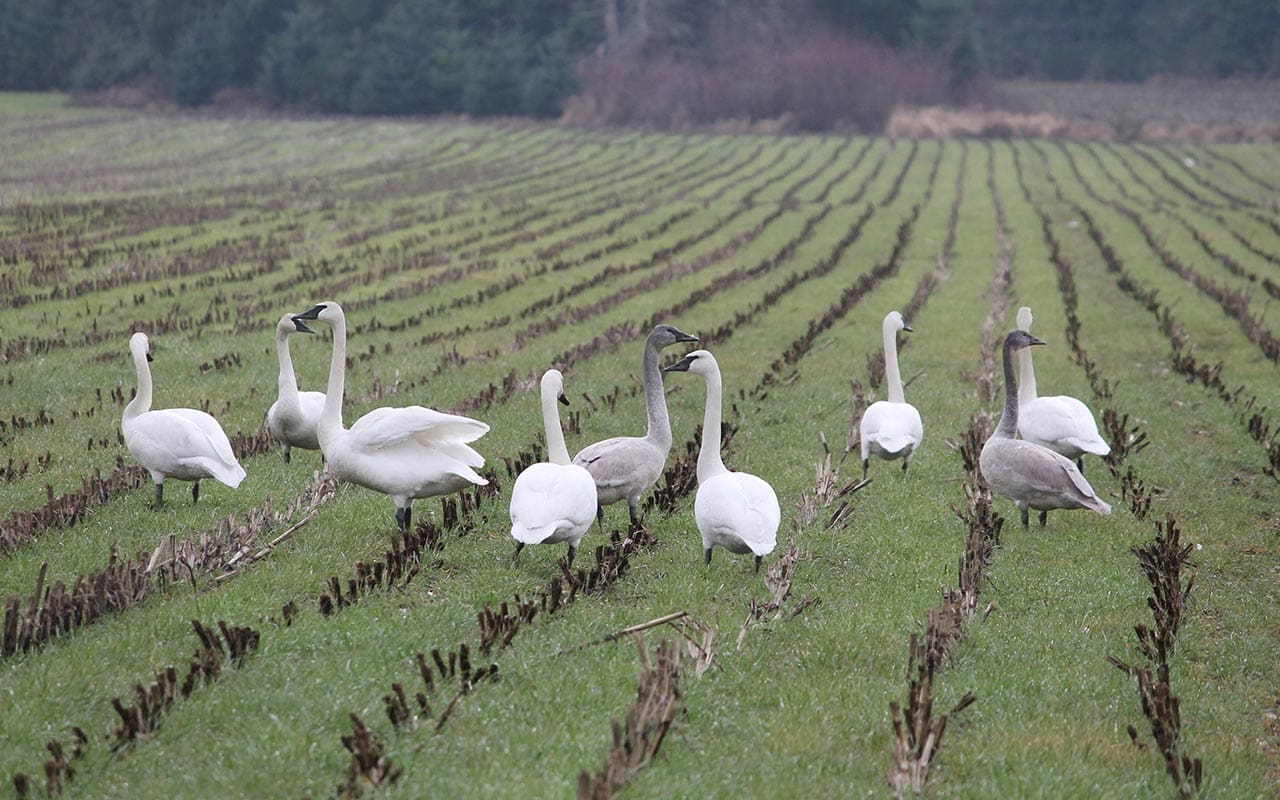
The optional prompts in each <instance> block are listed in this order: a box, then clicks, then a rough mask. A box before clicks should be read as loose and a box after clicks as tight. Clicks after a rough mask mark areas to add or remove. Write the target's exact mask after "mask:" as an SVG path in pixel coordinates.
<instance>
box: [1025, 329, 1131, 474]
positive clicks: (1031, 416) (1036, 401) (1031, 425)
mask: <svg viewBox="0 0 1280 800" xmlns="http://www.w3.org/2000/svg"><path fill="white" fill-rule="evenodd" d="M1018 328H1019V329H1021V330H1024V331H1026V332H1028V333H1030V332H1031V309H1030V308H1027V307H1026V306H1023V307H1022V308H1020V309H1018ZM1018 363H1019V365H1020V367H1021V372H1022V376H1021V378H1022V383H1021V384H1020V385H1019V387H1018V433H1019V434H1020V435H1021V436H1022V438H1023V439H1026V440H1027V441H1029V442H1035V443H1036V444H1041V445H1044V446H1045V447H1047V448H1049V449H1050V450H1052V451H1054V452H1055V453H1061V454H1062V455H1064V456H1066V457H1067V458H1070V459H1073V460H1074V461H1075V462H1076V466H1077V467H1079V469H1080V471H1081V472H1084V458H1083V456H1084V454H1085V453H1092V454H1094V455H1098V456H1105V455H1107V454H1108V453H1110V452H1111V445H1109V444H1107V442H1106V440H1105V439H1103V438H1102V437H1101V436H1100V435H1098V423H1097V421H1096V420H1094V417H1093V412H1092V411H1090V410H1089V407H1088V406H1087V405H1085V404H1084V403H1082V402H1081V401H1079V400H1077V399H1076V398H1074V397H1071V396H1069V395H1065V394H1062V395H1054V396H1051V397H1039V396H1038V395H1037V394H1036V368H1035V365H1034V364H1033V363H1032V360H1031V349H1030V348H1027V349H1024V350H1021V351H1019V353H1018Z"/></svg>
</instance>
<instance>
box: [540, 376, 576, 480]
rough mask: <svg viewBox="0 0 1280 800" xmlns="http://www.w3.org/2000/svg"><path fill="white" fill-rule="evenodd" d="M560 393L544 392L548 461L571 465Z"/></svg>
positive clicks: (543, 414)
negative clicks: (561, 414)
mask: <svg viewBox="0 0 1280 800" xmlns="http://www.w3.org/2000/svg"><path fill="white" fill-rule="evenodd" d="M558 395H559V392H556V391H555V390H554V389H551V390H550V391H548V390H547V389H543V391H542V427H543V429H544V430H545V431H546V434H547V460H548V461H550V462H551V463H552V464H569V463H572V462H570V461H569V448H568V446H566V445H565V443H564V428H562V427H561V426H560V409H559V408H557V405H558V403H559V399H560V398H559V397H558Z"/></svg>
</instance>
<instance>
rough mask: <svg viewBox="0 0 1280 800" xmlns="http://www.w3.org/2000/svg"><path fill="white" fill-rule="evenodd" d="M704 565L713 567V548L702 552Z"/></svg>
mask: <svg viewBox="0 0 1280 800" xmlns="http://www.w3.org/2000/svg"><path fill="white" fill-rule="evenodd" d="M702 563H704V564H706V565H707V566H708V567H709V566H711V548H710V547H708V548H706V549H705V550H703V551H702Z"/></svg>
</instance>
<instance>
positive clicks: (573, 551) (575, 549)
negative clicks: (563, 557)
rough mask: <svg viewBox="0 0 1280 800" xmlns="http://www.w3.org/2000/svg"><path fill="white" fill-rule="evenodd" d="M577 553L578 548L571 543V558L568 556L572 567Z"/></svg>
mask: <svg viewBox="0 0 1280 800" xmlns="http://www.w3.org/2000/svg"><path fill="white" fill-rule="evenodd" d="M577 554H578V548H576V547H574V546H573V545H569V558H568V565H569V566H571V567H572V566H573V557H574V556H576V555H577Z"/></svg>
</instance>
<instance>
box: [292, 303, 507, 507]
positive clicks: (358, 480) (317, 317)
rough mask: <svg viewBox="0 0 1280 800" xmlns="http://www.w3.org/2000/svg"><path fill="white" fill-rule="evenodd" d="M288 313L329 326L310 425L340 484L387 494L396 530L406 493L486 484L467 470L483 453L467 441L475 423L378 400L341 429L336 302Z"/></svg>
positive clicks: (479, 431) (480, 430)
mask: <svg viewBox="0 0 1280 800" xmlns="http://www.w3.org/2000/svg"><path fill="white" fill-rule="evenodd" d="M296 319H298V320H301V321H303V322H311V321H316V322H323V323H325V324H326V325H329V326H330V327H332V328H333V357H332V360H331V362H330V364H329V387H328V391H327V392H326V393H325V402H324V410H323V412H322V413H321V415H320V420H319V424H318V425H317V427H316V432H317V437H318V439H319V441H320V452H321V453H322V454H323V455H324V460H325V464H327V465H328V467H329V469H331V470H333V473H334V474H335V475H337V476H338V477H339V478H341V479H342V480H344V481H347V482H348V483H354V484H356V485H357V486H363V487H365V488H366V489H372V490H374V491H375V492H381V493H383V494H385V495H390V497H391V499H392V500H393V501H394V502H395V504H396V525H397V527H398V528H399V530H400V531H401V532H404V531H407V530H408V529H409V527H410V525H411V522H412V506H411V503H412V502H413V499H414V498H420V497H435V496H437V495H444V494H452V493H453V492H457V491H459V490H461V489H464V488H466V487H468V486H471V485H479V486H484V485H485V484H487V483H488V481H487V480H485V479H484V478H483V477H481V475H480V474H479V473H477V472H476V471H475V469H474V468H475V467H481V466H484V457H483V456H481V455H480V454H479V453H477V452H476V451H475V450H473V449H472V448H471V447H470V445H469V444H468V443H469V442H473V441H475V440H476V439H479V438H480V437H481V436H483V435H485V434H486V433H488V431H489V426H488V425H486V424H484V423H483V422H479V421H477V420H474V419H471V418H469V417H463V416H459V415H456V414H445V413H442V412H440V411H435V410H433V409H430V408H423V407H422V406H406V407H403V408H390V407H385V406H384V407H383V408H375V409H374V410H373V411H370V412H369V413H368V414H365V415H364V416H363V417H361V418H360V419H358V420H356V421H355V422H354V423H353V424H352V425H351V427H350V428H347V427H345V426H344V425H343V423H342V398H343V392H344V388H345V384H346V360H347V321H346V316H345V315H344V314H343V311H342V307H341V306H339V305H338V304H337V303H335V302H332V301H329V302H325V303H320V304H318V305H316V306H313V307H312V308H310V309H308V310H307V311H305V312H303V313H302V314H299V315H297V317H296Z"/></svg>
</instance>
